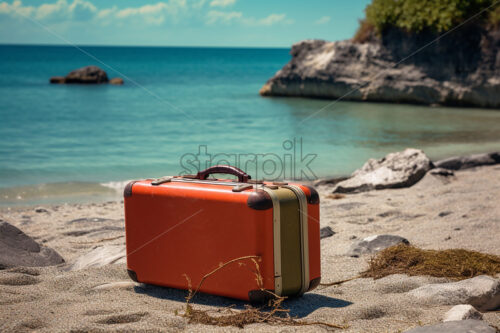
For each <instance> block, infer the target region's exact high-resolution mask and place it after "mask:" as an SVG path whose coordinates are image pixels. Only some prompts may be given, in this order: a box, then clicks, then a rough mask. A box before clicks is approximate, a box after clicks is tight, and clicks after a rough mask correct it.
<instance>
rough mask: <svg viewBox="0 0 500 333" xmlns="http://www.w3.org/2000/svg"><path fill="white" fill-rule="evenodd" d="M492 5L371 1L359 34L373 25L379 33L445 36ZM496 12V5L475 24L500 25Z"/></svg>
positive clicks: (472, 0) (456, 0) (469, 0)
mask: <svg viewBox="0 0 500 333" xmlns="http://www.w3.org/2000/svg"><path fill="white" fill-rule="evenodd" d="M493 3H494V0H440V1H436V0H373V1H372V3H371V4H369V5H368V6H367V7H366V10H365V12H366V20H363V21H362V25H361V26H360V29H359V30H358V32H359V33H361V32H362V31H363V30H364V29H366V27H363V25H372V26H373V27H375V29H376V31H377V32H378V33H383V32H384V31H385V30H386V29H388V28H391V27H396V28H399V29H402V30H405V31H408V32H421V31H423V30H431V31H435V32H438V33H439V32H444V31H448V30H450V29H451V28H453V27H454V26H456V25H457V24H460V23H461V22H463V21H464V20H466V19H468V18H469V17H471V16H473V15H475V14H477V13H479V12H480V11H481V10H483V9H485V8H488V7H489V6H491V5H492V4H493ZM499 8H500V6H499V5H496V6H495V7H494V8H492V9H491V10H489V14H488V13H485V14H483V15H481V17H479V18H478V20H479V21H481V20H482V21H483V22H484V21H490V23H491V22H495V24H496V23H498V22H500V10H499ZM488 15H489V16H488Z"/></svg>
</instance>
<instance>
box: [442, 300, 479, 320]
mask: <svg viewBox="0 0 500 333" xmlns="http://www.w3.org/2000/svg"><path fill="white" fill-rule="evenodd" d="M467 319H477V320H482V319H483V315H482V314H481V312H479V311H477V310H476V309H475V308H474V307H473V306H472V305H469V304H459V305H455V306H454V307H452V308H451V309H450V310H449V311H448V312H446V314H445V315H444V318H443V321H455V320H467Z"/></svg>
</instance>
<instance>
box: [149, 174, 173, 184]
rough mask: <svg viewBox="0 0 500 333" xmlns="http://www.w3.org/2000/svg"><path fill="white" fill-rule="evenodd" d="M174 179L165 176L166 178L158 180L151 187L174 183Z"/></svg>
mask: <svg viewBox="0 0 500 333" xmlns="http://www.w3.org/2000/svg"><path fill="white" fill-rule="evenodd" d="M172 178H173V177H172V176H165V177H161V178H157V179H155V180H153V181H152V182H151V185H160V184H163V183H169V182H171V181H172Z"/></svg>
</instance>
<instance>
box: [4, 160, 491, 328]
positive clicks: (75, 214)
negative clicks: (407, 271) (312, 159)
mask: <svg viewBox="0 0 500 333" xmlns="http://www.w3.org/2000/svg"><path fill="white" fill-rule="evenodd" d="M329 191H330V188H328V187H321V188H320V189H319V192H320V195H321V200H322V201H321V225H322V226H327V225H328V226H330V227H331V228H332V229H333V230H334V231H335V232H336V234H335V235H333V236H332V237H329V238H326V239H324V240H322V275H323V282H329V281H336V280H340V279H346V278H349V277H352V276H355V275H356V274H357V273H359V272H360V271H362V270H363V269H365V268H366V267H367V260H368V259H369V256H365V257H361V258H349V257H346V256H345V255H344V254H345V252H346V251H347V249H348V248H349V246H350V245H351V244H352V243H353V242H354V240H353V239H351V238H352V236H356V237H357V238H358V239H359V238H364V237H367V236H370V235H374V234H395V235H400V236H403V237H406V238H407V239H408V240H409V241H410V242H411V243H412V244H414V245H416V246H419V247H422V248H425V249H446V248H466V249H471V250H478V251H483V252H487V253H492V254H497V255H500V166H489V167H482V168H477V169H472V170H466V171H461V172H457V173H456V177H454V178H453V179H451V180H450V179H449V178H448V179H443V178H440V177H436V176H433V175H430V174H428V175H427V176H426V177H425V178H424V179H423V180H422V181H420V182H419V183H418V184H417V185H415V186H413V187H411V188H408V189H398V190H383V191H373V192H369V193H362V194H354V195H348V196H346V197H345V198H342V199H337V200H334V199H328V198H326V195H327V194H328V193H329ZM45 208H46V209H47V210H48V213H36V212H35V210H34V207H28V208H12V209H7V208H3V209H1V210H0V219H3V220H5V221H8V222H10V223H12V224H14V225H16V226H17V227H19V228H20V229H21V230H23V231H24V232H26V233H27V234H28V235H30V236H32V237H34V238H35V239H36V240H37V241H38V242H41V243H43V244H44V245H47V246H50V247H52V248H54V249H55V250H57V251H58V252H59V253H60V254H61V255H62V256H63V257H64V258H65V259H66V260H67V262H68V264H70V263H72V262H73V261H74V260H75V259H76V258H77V257H78V256H81V255H83V254H85V253H87V252H89V251H90V250H91V249H92V248H94V247H96V246H99V245H104V244H123V243H124V241H125V240H124V230H123V226H124V225H123V204H122V203H120V202H108V203H103V204H76V205H61V206H46V207H45ZM440 213H444V214H441V215H444V216H441V217H440ZM94 218H97V219H98V220H92V219H94ZM75 219H87V220H85V221H77V222H71V221H72V220H75ZM66 267H67V265H66V266H63V267H46V268H32V269H30V270H29V271H25V272H24V273H19V272H18V273H14V272H8V271H0V331H2V332H5V331H16V332H17V331H24V330H32V329H35V330H37V331H47V332H52V331H69V330H76V331H100V330H153V331H158V330H162V331H179V330H186V331H198V330H199V331H201V330H203V331H206V330H209V331H210V330H213V331H215V330H225V331H235V332H240V331H241V330H240V329H238V328H235V327H226V328H219V327H210V326H203V325H192V324H188V323H187V321H186V319H184V318H183V317H181V316H179V315H176V313H175V311H176V310H178V311H179V312H182V310H183V308H184V296H185V292H183V291H179V290H173V289H169V288H160V287H154V286H137V287H134V286H132V285H131V284H128V283H124V284H122V285H120V286H118V287H117V288H112V289H109V288H101V289H97V290H94V289H93V288H94V287H95V286H98V285H101V284H105V283H110V282H116V281H130V280H129V278H128V275H127V273H126V270H125V264H115V265H109V266H106V267H100V268H93V269H85V270H80V271H75V272H68V271H66ZM28 273H29V274H28ZM439 281H443V279H437V278H429V277H407V276H405V275H392V276H388V277H386V278H383V279H379V280H372V279H357V280H353V281H351V282H347V283H345V284H343V285H341V286H333V287H326V288H325V287H320V288H319V289H317V290H315V291H314V292H312V293H308V294H306V295H305V296H303V297H301V298H298V299H293V300H289V301H287V302H286V304H285V306H286V307H288V308H289V309H290V310H291V314H292V315H295V316H299V317H301V318H303V319H304V320H310V321H316V320H322V321H327V322H331V323H340V324H342V323H346V324H348V325H349V328H348V329H346V330H344V331H345V332H398V331H404V330H406V329H409V328H411V327H415V326H418V325H423V324H424V325H425V324H431V323H436V322H439V321H440V320H441V319H442V316H443V315H444V314H445V313H446V311H448V310H449V309H450V308H451V307H452V306H435V305H432V304H422V303H416V302H415V301H414V300H413V299H412V298H410V297H408V296H407V295H406V294H405V292H406V291H409V290H411V289H413V288H416V287H418V286H420V285H422V284H426V283H430V282H439ZM194 303H195V306H196V307H198V308H206V309H208V308H211V309H218V308H220V307H221V306H227V305H230V304H236V306H237V308H242V307H243V305H244V303H242V302H239V301H235V300H230V299H225V298H221V297H215V296H208V295H200V296H199V297H197V298H196V299H195V300H194ZM484 319H485V320H486V321H488V322H489V323H491V324H493V325H496V326H500V314H499V313H498V312H489V313H485V314H484ZM245 329H246V330H250V331H254V330H259V331H287V332H288V331H304V332H307V331H311V330H314V331H321V330H325V329H324V328H322V327H319V326H310V327H308V326H306V327H290V326H283V327H282V326H279V327H276V326H269V325H266V324H255V325H250V326H247V327H246V328H245Z"/></svg>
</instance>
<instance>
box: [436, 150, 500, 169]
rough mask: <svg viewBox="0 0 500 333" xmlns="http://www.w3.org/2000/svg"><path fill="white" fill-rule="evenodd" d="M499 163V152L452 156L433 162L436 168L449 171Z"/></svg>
mask: <svg viewBox="0 0 500 333" xmlns="http://www.w3.org/2000/svg"><path fill="white" fill-rule="evenodd" d="M498 163H500V152H494V153H486V154H474V155H469V156H454V157H450V158H447V159H444V160H440V161H437V162H435V163H434V164H435V165H436V167H438V168H442V169H449V170H462V169H469V168H474V167H478V166H482V165H493V164H498Z"/></svg>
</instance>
